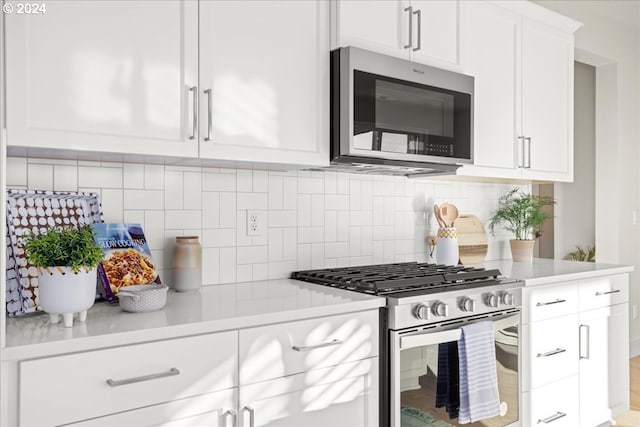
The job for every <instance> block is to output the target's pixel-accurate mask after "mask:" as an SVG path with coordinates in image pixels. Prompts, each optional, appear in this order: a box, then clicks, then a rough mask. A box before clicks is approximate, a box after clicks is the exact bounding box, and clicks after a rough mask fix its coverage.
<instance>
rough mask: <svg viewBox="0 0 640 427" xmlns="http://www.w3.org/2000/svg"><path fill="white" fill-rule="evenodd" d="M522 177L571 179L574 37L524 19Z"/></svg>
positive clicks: (556, 179) (555, 179)
mask: <svg viewBox="0 0 640 427" xmlns="http://www.w3.org/2000/svg"><path fill="white" fill-rule="evenodd" d="M520 135H524V136H525V137H527V138H531V139H530V140H529V139H527V140H525V141H524V146H523V149H524V152H523V155H524V158H525V169H523V178H525V179H548V180H554V181H571V180H573V36H572V35H567V34H565V33H562V32H559V31H557V30H555V29H552V28H549V27H547V26H545V25H544V24H541V23H538V22H535V21H531V20H528V19H524V20H523V27H522V132H521V133H520Z"/></svg>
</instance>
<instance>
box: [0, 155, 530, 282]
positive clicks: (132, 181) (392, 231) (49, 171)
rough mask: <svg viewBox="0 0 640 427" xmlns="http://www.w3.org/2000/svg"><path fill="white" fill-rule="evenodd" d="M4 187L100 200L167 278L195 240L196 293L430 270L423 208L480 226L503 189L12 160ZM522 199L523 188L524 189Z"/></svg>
mask: <svg viewBox="0 0 640 427" xmlns="http://www.w3.org/2000/svg"><path fill="white" fill-rule="evenodd" d="M7 181H8V184H9V186H10V187H14V188H15V187H18V188H19V187H27V186H28V188H33V189H57V190H76V189H77V190H78V191H87V192H95V193H98V194H99V195H100V196H101V201H102V205H103V210H104V218H105V220H107V221H111V222H121V221H124V222H129V223H141V224H142V225H143V226H144V228H145V233H146V235H147V239H148V240H149V245H150V247H151V248H152V251H153V254H154V256H156V257H157V258H158V261H157V264H158V266H157V267H158V269H159V270H160V271H161V273H162V274H163V275H165V276H166V277H168V275H170V274H171V271H172V270H171V266H172V256H171V254H172V250H173V245H174V243H175V237H176V236H179V235H198V236H200V237H201V243H202V246H203V283H204V284H206V285H216V284H219V283H229V282H233V281H248V280H263V279H267V278H284V277H289V274H290V272H291V271H292V270H297V269H310V268H322V267H337V266H347V265H353V264H367V263H382V262H399V261H410V260H414V261H431V262H433V260H432V259H430V258H429V255H428V249H429V248H428V247H427V245H426V242H425V238H426V236H427V235H428V234H432V233H435V230H436V228H437V225H436V222H435V218H434V217H433V214H432V205H433V203H439V204H440V203H444V202H450V203H455V204H456V206H458V208H459V210H460V211H461V213H473V214H475V215H476V216H478V217H479V218H480V220H481V221H483V222H484V223H485V224H486V221H487V219H488V218H489V216H490V215H491V214H492V213H493V211H494V209H495V207H496V205H497V200H498V198H499V197H500V196H501V195H503V194H505V193H506V192H508V191H509V190H510V189H511V188H513V185H511V184H508V183H504V184H490V183H474V182H465V181H447V180H444V179H433V180H426V179H422V180H409V179H406V178H403V177H393V176H371V175H355V174H346V173H336V172H331V171H327V172H318V171H295V170H294V171H285V172H282V171H264V170H249V169H247V170H244V169H237V170H236V169H228V168H208V167H207V168H202V167H192V166H184V167H183V166H163V165H143V164H128V163H127V164H121V163H101V162H85V161H75V160H64V161H54V160H48V159H25V158H19V157H10V158H8V160H7ZM520 186H521V187H523V189H524V190H525V191H530V186H529V185H524V186H523V185H522V184H520ZM247 209H255V210H260V211H263V215H264V223H263V230H262V234H261V235H259V236H247V230H246V213H247ZM509 238H510V235H509V233H506V232H504V231H502V230H499V231H498V233H497V235H496V236H489V242H490V244H489V254H488V257H487V258H488V259H496V258H503V257H508V256H509V248H508V245H507V244H506V242H507V240H508V239H509Z"/></svg>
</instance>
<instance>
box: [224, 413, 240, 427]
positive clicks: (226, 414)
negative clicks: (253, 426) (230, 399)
mask: <svg viewBox="0 0 640 427" xmlns="http://www.w3.org/2000/svg"><path fill="white" fill-rule="evenodd" d="M228 416H231V427H236V425H237V424H236V411H234V410H233V409H229V410H228V411H225V413H224V414H222V423H223V426H224V427H227V417H228Z"/></svg>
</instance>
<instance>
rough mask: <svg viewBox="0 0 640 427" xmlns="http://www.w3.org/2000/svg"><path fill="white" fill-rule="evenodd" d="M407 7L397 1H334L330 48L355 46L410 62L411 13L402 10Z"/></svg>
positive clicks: (402, 2) (406, 2)
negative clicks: (333, 36)
mask: <svg viewBox="0 0 640 427" xmlns="http://www.w3.org/2000/svg"><path fill="white" fill-rule="evenodd" d="M409 6H410V5H409V2H408V1H399V0H379V1H369V2H363V1H362V0H338V1H335V2H333V4H332V7H334V11H333V13H334V24H333V25H335V29H334V34H335V42H334V43H332V47H334V48H336V47H347V46H355V47H359V48H362V49H368V50H372V51H374V52H379V53H384V54H386V55H391V56H396V57H400V58H404V59H409V53H410V52H411V50H410V49H411V48H410V47H409V20H410V19H414V18H413V17H412V16H411V15H410V11H409V10H405V9H408V7H409ZM414 34H415V33H414ZM412 37H415V35H413V36H412ZM415 42H416V40H415V38H414V43H415Z"/></svg>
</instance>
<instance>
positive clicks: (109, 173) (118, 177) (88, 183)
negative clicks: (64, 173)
mask: <svg viewBox="0 0 640 427" xmlns="http://www.w3.org/2000/svg"><path fill="white" fill-rule="evenodd" d="M29 169H31V167H29ZM122 175H123V173H122V168H121V167H120V168H111V167H109V168H106V167H87V166H80V167H78V185H79V186H82V187H100V188H119V189H122V187H123V185H122Z"/></svg>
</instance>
